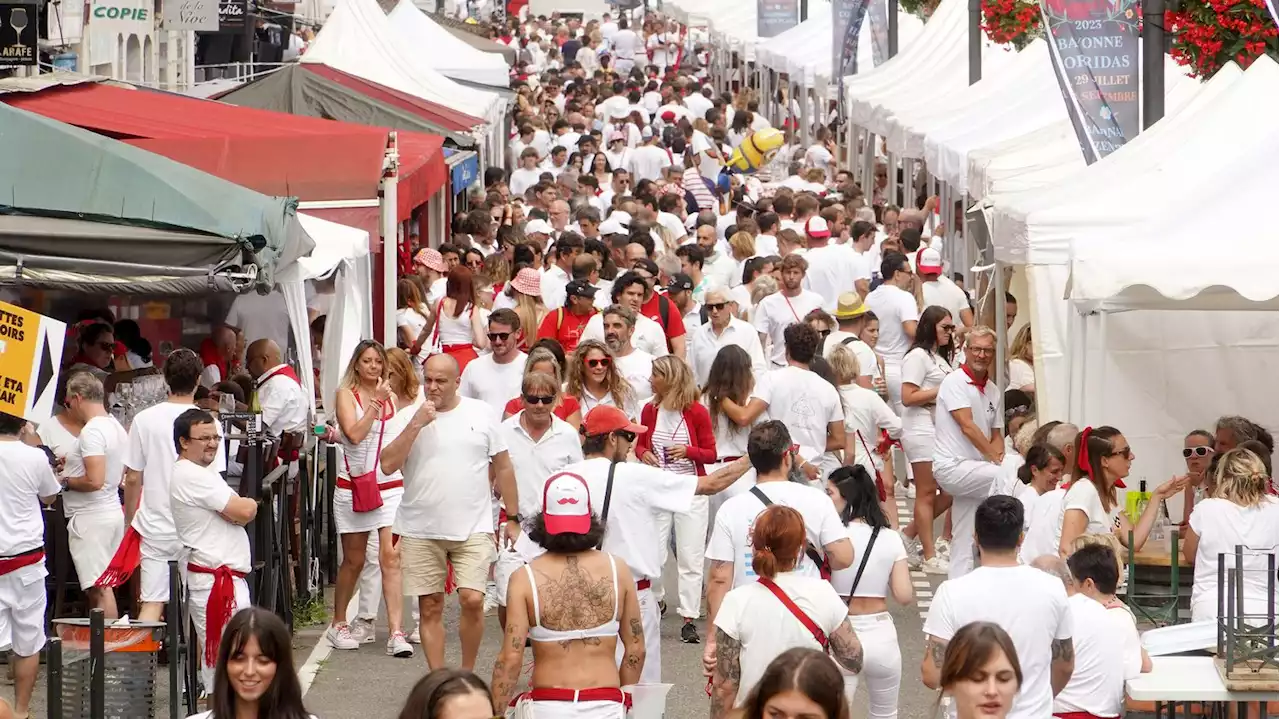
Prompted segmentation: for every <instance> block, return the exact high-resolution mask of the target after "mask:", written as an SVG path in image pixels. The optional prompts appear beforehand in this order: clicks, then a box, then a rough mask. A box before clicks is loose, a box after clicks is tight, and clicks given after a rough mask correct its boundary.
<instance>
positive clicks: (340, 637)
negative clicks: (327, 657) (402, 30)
mask: <svg viewBox="0 0 1280 719" xmlns="http://www.w3.org/2000/svg"><path fill="white" fill-rule="evenodd" d="M324 638H325V639H328V640H329V643H330V644H332V645H333V648H334V649H346V650H354V649H359V648H360V642H359V641H358V640H357V639H356V637H355V635H353V634H352V633H351V625H350V624H347V623H346V622H343V623H342V624H337V625H330V626H329V628H328V629H326V630H325V632H324Z"/></svg>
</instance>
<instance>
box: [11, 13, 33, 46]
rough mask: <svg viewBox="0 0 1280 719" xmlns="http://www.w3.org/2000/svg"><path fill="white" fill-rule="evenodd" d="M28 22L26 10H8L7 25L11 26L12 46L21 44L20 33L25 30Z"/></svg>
mask: <svg viewBox="0 0 1280 719" xmlns="http://www.w3.org/2000/svg"><path fill="white" fill-rule="evenodd" d="M29 22H30V20H29V19H28V18H27V9H26V8H21V7H16V8H12V9H10V10H9V24H10V25H12V26H13V42H14V44H21V43H22V31H23V30H25V29H26V28H27V24H28V23H29Z"/></svg>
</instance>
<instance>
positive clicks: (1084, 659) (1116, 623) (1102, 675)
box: [1053, 594, 1142, 717]
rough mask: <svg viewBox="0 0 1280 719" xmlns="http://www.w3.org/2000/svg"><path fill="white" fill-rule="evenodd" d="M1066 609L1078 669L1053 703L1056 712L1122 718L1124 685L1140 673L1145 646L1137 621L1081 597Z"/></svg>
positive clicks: (1124, 610)
mask: <svg viewBox="0 0 1280 719" xmlns="http://www.w3.org/2000/svg"><path fill="white" fill-rule="evenodd" d="M1067 605H1068V606H1069V607H1070V609H1071V625H1072V627H1073V631H1072V634H1073V635H1074V636H1072V638H1071V644H1072V646H1073V647H1074V648H1075V652H1076V664H1075V669H1074V670H1073V671H1072V672H1071V681H1069V682H1067V685H1066V686H1065V687H1063V688H1062V691H1061V692H1059V693H1058V696H1056V697H1054V698H1053V711H1054V713H1055V714H1056V713H1069V712H1086V713H1089V714H1092V715H1094V716H1096V717H1118V716H1120V715H1121V714H1123V713H1124V683H1125V682H1126V681H1128V680H1130V679H1136V678H1137V677H1138V675H1139V674H1141V673H1142V641H1141V640H1140V639H1139V638H1138V627H1137V625H1135V624H1134V619H1133V615H1132V614H1130V613H1129V610H1128V608H1126V607H1116V608H1115V609H1107V608H1106V607H1104V606H1102V603H1101V602H1098V601H1096V600H1094V599H1090V598H1089V597H1086V596H1085V595H1083V594H1075V595H1073V596H1071V597H1070V598H1069V599H1067Z"/></svg>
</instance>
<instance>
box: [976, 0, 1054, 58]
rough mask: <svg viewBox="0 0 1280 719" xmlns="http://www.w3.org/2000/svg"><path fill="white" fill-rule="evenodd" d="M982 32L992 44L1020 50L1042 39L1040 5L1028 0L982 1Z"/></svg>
mask: <svg viewBox="0 0 1280 719" xmlns="http://www.w3.org/2000/svg"><path fill="white" fill-rule="evenodd" d="M982 31H983V32H985V33H986V34H987V37H988V38H990V39H991V41H992V42H994V43H996V44H999V45H1013V46H1014V47H1015V48H1017V49H1019V50H1021V49H1022V48H1024V47H1026V46H1027V45H1030V44H1031V41H1032V40H1035V39H1036V38H1038V37H1043V36H1044V35H1043V33H1042V32H1041V30H1040V3H1038V2H1031V1H1030V0H982Z"/></svg>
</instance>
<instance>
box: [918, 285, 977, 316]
mask: <svg viewBox="0 0 1280 719" xmlns="http://www.w3.org/2000/svg"><path fill="white" fill-rule="evenodd" d="M920 294H921V295H922V296H923V297H924V306H925V307H931V306H933V305H937V306H938V307H942V308H944V309H946V311H948V312H950V313H951V319H952V321H954V322H955V323H956V324H957V325H959V324H960V313H961V312H962V311H964V310H967V309H969V298H968V297H966V296H965V294H964V290H962V289H960V287H959V286H957V285H956V283H955V282H952V281H951V280H949V279H947V278H946V277H945V276H943V275H939V276H938V279H937V280H936V281H932V282H922V283H921V284H920Z"/></svg>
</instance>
